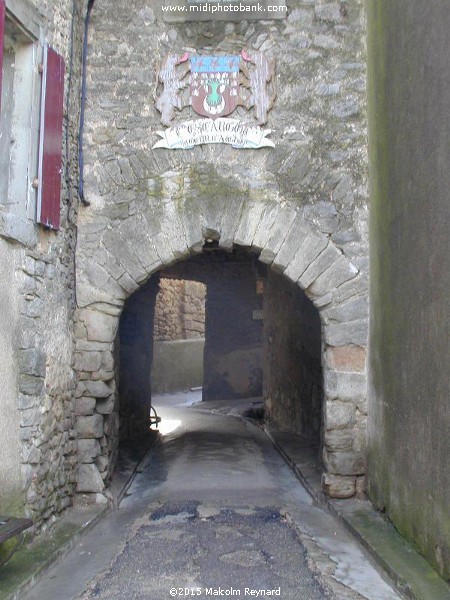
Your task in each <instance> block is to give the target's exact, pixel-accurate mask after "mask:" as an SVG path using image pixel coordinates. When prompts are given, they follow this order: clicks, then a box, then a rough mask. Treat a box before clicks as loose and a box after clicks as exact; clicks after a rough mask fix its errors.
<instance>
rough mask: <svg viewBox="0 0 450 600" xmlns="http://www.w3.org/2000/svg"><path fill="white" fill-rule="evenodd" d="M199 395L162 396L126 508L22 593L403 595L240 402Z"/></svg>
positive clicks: (344, 598) (30, 599)
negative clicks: (155, 437)
mask: <svg viewBox="0 0 450 600" xmlns="http://www.w3.org/2000/svg"><path fill="white" fill-rule="evenodd" d="M199 399H200V397H199V394H182V393H180V394H174V395H171V396H162V397H159V398H155V405H156V407H157V410H158V413H159V414H160V415H161V417H162V423H161V432H162V435H163V438H162V442H161V443H159V444H157V445H156V446H154V447H153V448H152V449H151V450H150V452H149V453H148V455H147V456H146V458H145V460H144V461H143V462H142V463H141V465H140V468H139V469H138V472H137V473H136V476H135V478H134V480H133V481H132V483H131V485H130V486H129V488H128V490H127V494H126V496H125V497H124V498H123V500H122V502H121V503H120V505H119V507H118V509H115V510H111V511H110V512H109V513H107V514H106V515H105V516H104V517H103V518H102V519H101V520H100V522H99V523H97V524H96V525H95V526H94V527H93V528H92V529H91V530H90V531H88V532H87V533H86V534H85V535H83V537H82V538H81V539H80V540H79V542H78V543H77V544H76V545H75V547H74V548H73V549H72V550H71V551H70V552H69V553H68V554H67V555H66V556H65V557H63V558H62V559H61V560H60V562H59V563H58V564H56V565H54V566H53V567H52V568H51V569H49V571H48V572H47V573H46V574H45V576H44V577H43V578H42V579H41V581H40V582H39V583H38V584H37V585H36V586H35V587H34V588H32V589H31V590H30V591H29V592H28V593H27V594H25V595H24V596H22V598H21V600H37V599H39V600H41V599H42V600H44V599H45V600H73V599H75V598H76V599H80V600H91V599H101V600H109V599H111V600H113V599H114V600H119V599H120V600H122V599H123V600H170V598H184V599H185V598H200V599H201V600H205V599H207V598H214V597H221V598H230V597H233V598H281V600H316V599H317V600H318V599H325V600H326V599H328V598H335V599H336V600H361V599H367V600H398V599H399V598H400V596H399V595H398V593H397V592H396V591H394V589H393V588H392V586H391V585H390V584H389V582H388V581H387V580H386V579H385V578H384V576H383V574H381V573H380V571H379V570H378V569H377V568H376V567H375V566H374V565H373V564H372V562H371V560H370V559H369V558H368V556H367V555H366V554H365V553H364V551H363V550H362V549H361V547H360V546H359V544H358V543H357V542H356V541H355V540H354V539H353V538H352V537H351V536H350V535H349V534H348V533H347V531H346V530H345V529H344V527H343V526H342V525H341V524H340V523H339V522H338V521H337V519H336V518H335V517H334V516H333V515H331V514H330V513H329V512H327V511H326V510H324V509H323V508H321V507H320V506H317V505H316V504H315V503H314V501H313V500H312V498H311V496H310V495H309V494H308V493H307V491H306V490H305V488H304V487H303V486H302V485H301V483H300V482H299V481H298V479H297V478H296V477H295V475H294V474H293V472H292V471H291V470H290V468H289V467H288V466H287V465H286V463H285V462H284V460H283V459H282V458H281V456H280V455H279V454H278V452H277V451H276V450H275V449H274V447H273V445H272V443H271V442H270V440H269V438H268V437H267V436H266V434H265V433H264V432H263V431H262V429H261V428H260V427H258V426H257V425H256V424H255V423H253V422H250V421H249V420H246V419H243V418H241V417H239V416H238V414H240V408H239V406H238V404H237V403H236V402H230V403H229V405H228V404H227V403H226V402H221V403H216V404H214V403H197V404H196V403H195V402H196V400H199ZM241 412H242V411H241ZM269 592H270V593H269Z"/></svg>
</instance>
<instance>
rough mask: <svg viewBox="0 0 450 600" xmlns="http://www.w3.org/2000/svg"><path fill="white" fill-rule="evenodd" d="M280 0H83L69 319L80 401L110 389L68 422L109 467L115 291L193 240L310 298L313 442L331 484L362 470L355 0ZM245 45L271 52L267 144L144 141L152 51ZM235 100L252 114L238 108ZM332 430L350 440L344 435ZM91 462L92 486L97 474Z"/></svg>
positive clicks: (363, 313) (362, 169)
mask: <svg viewBox="0 0 450 600" xmlns="http://www.w3.org/2000/svg"><path fill="white" fill-rule="evenodd" d="M290 4H291V10H290V14H289V17H288V18H287V19H286V20H284V21H274V22H273V23H270V22H269V23H268V22H261V21H260V22H254V23H249V22H245V21H243V22H241V23H224V22H220V23H219V22H215V23H214V22H207V23H187V24H186V23H184V24H180V25H177V24H170V25H169V24H166V23H164V22H162V21H161V20H157V18H156V13H155V11H154V10H153V9H152V8H151V7H150V6H149V5H148V3H145V2H143V1H141V0H133V1H132V2H131V3H126V5H125V4H119V5H118V4H115V3H114V4H113V3H110V2H105V1H104V0H98V1H97V2H96V4H95V12H94V15H93V22H92V30H91V43H90V52H89V61H88V84H89V98H88V107H87V128H86V135H85V143H86V148H85V150H86V172H85V183H86V194H87V198H88V200H89V201H90V202H91V206H89V207H88V208H85V209H83V210H82V211H81V212H80V215H79V223H78V224H79V232H78V246H77V257H76V261H77V303H78V311H77V322H76V328H75V333H76V365H77V370H78V376H79V384H78V388H77V397H78V399H79V401H80V399H81V401H82V399H85V398H89V399H91V398H96V399H97V400H96V401H97V402H101V403H102V404H103V403H104V401H105V399H111V402H110V403H109V404H108V405H109V406H111V411H112V412H111V414H110V415H105V414H104V413H103V414H102V413H100V412H99V411H98V410H97V404H95V406H94V404H93V403H92V404H91V405H90V406H91V408H90V413H91V414H90V418H91V420H92V421H93V422H94V421H95V424H96V429H95V432H91V431H90V433H89V436H84V435H83V431H81V430H80V429H79V440H83V439H85V438H86V439H88V438H89V437H90V436H93V437H96V438H98V439H100V440H103V441H102V444H101V445H102V454H101V464H102V469H101V471H102V478H103V479H104V480H105V481H107V480H108V477H109V476H110V474H111V471H112V469H113V467H114V464H113V462H114V461H112V460H111V457H113V456H114V455H115V451H116V448H117V436H116V435H114V433H111V432H106V435H105V436H104V433H105V426H106V425H107V423H109V420H110V419H111V418H112V419H114V410H115V409H114V408H113V407H115V406H117V404H116V401H115V398H116V395H117V382H116V378H115V371H114V354H113V348H114V340H115V338H116V335H117V328H118V322H119V317H120V314H121V312H122V309H123V306H124V303H125V301H126V299H127V298H128V297H129V296H130V295H131V294H132V293H133V292H135V291H136V290H137V289H139V288H140V287H141V286H142V285H143V284H145V282H146V281H148V280H149V278H150V277H151V275H152V274H154V273H156V272H157V271H158V270H161V269H164V268H165V267H167V266H168V265H171V264H173V263H176V262H178V261H182V260H184V259H186V258H188V257H189V256H191V255H195V254H196V253H199V252H202V249H203V245H204V243H205V240H214V241H215V242H217V244H218V248H219V249H223V250H229V251H230V250H231V249H232V248H233V246H234V245H235V246H240V247H244V248H246V249H247V250H248V251H252V252H254V253H256V254H257V255H258V256H259V259H260V260H261V261H262V262H263V263H265V264H266V265H268V266H269V268H271V269H274V270H276V271H278V272H279V273H281V274H283V276H284V277H286V278H287V279H288V280H289V281H291V282H293V283H294V284H296V285H299V286H300V287H301V288H302V289H304V290H305V292H306V295H307V296H308V297H309V298H310V299H311V301H312V302H313V304H314V305H315V306H316V307H317V309H318V310H319V312H320V316H321V327H322V343H323V349H322V350H323V352H322V361H323V374H324V390H325V396H326V400H325V407H324V451H323V457H324V463H325V468H326V471H327V472H328V473H329V474H330V475H333V476H336V477H332V478H331V480H330V479H328V482H327V489H328V491H329V493H331V494H332V495H333V494H334V495H339V494H342V489H343V487H342V486H344V487H345V489H346V490H347V495H352V494H353V493H354V492H355V489H356V480H357V478H358V477H360V476H362V475H364V473H365V448H364V443H361V439H363V438H364V436H361V434H360V433H358V435H357V436H355V431H358V432H360V431H363V430H364V426H365V420H366V414H367V409H366V402H365V382H366V376H365V367H364V362H365V361H364V356H365V347H366V344H367V312H368V308H367V286H368V240H367V217H368V209H367V189H366V183H365V182H366V175H367V173H366V132H365V49H364V19H363V10H362V5H361V2H360V1H359V0H351V1H349V2H342V3H337V2H336V3H322V2H300V1H293V2H291V3H290ZM245 47H246V48H248V49H249V50H250V51H251V50H255V49H258V50H260V51H262V52H264V53H266V55H267V56H268V57H269V58H270V59H275V61H276V87H277V99H276V102H275V105H274V108H273V109H272V111H271V112H270V113H269V121H268V125H267V127H269V128H270V129H272V133H271V135H270V138H271V139H272V141H273V142H274V143H275V148H274V149H271V148H268V149H261V150H255V151H248V150H237V149H234V148H232V147H231V146H225V145H205V146H198V147H196V148H195V149H193V150H180V151H168V150H163V149H155V150H152V146H153V144H154V143H155V142H156V141H157V139H158V136H157V134H156V132H157V131H158V130H161V129H162V128H163V127H162V125H161V122H160V114H159V112H158V111H157V110H156V108H155V93H157V80H156V73H157V66H158V64H159V63H160V62H161V61H162V60H164V57H165V56H166V55H167V54H168V53H169V52H175V53H176V54H177V55H178V56H181V55H182V54H183V53H184V52H185V51H186V50H189V51H190V52H197V53H204V54H211V53H213V52H216V53H225V52H231V53H239V52H240V51H241V50H242V49H243V48H245ZM175 113H176V118H175V122H181V121H183V120H187V119H189V118H193V117H194V114H193V112H192V110H191V109H189V108H188V109H184V111H183V112H181V113H179V114H178V113H177V111H175ZM237 116H238V117H239V118H242V119H244V120H249V119H251V118H253V117H251V116H250V115H249V114H248V113H246V111H245V110H244V109H243V108H239V109H238V111H237ZM94 365H95V366H94ZM97 391H99V392H101V393H97ZM336 431H342V432H348V434H349V436H350V437H351V439H352V440H354V441H352V443H351V444H349V446H348V447H346V448H345V449H343V448H342V444H340V443H337V442H336V440H338V438H339V435H336ZM90 464H91V465H92V463H90ZM98 464H99V463H97V466H98ZM105 464H108V468H106V469H105V468H104V466H105ZM89 468H90V469H91V470H93V469H94V468H96V465H95V464H94V465H93V467H92V466H91V467H89ZM84 470H85V467H83V466H82V467H81V469H80V473H81V474H82V476H83V473H84ZM98 473H99V471H98V470H97V472H96V473H95V477H94V479H95V481H96V482H97V483H96V485H95V489H94V487H93V488H92V490H91V492H92V493H96V492H97V491H98V489H99V488H100V487H101V486H100V485H98V484H99V479H98V476H97V475H98ZM93 475H94V474H93V473H90V476H93ZM349 481H350V484H349ZM340 482H343V483H342V485H341V483H340ZM84 489H85V491H88V490H87V489H86V487H85V486H84Z"/></svg>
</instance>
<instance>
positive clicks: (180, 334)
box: [154, 277, 206, 342]
mask: <svg viewBox="0 0 450 600" xmlns="http://www.w3.org/2000/svg"><path fill="white" fill-rule="evenodd" d="M205 296H206V288H205V285H204V284H202V283H201V282H199V281H189V280H185V279H166V278H164V277H162V278H161V280H160V282H159V292H158V295H157V297H156V309H155V329H154V339H155V341H156V342H169V341H175V340H189V339H196V338H204V337H205Z"/></svg>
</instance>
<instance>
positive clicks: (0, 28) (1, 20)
mask: <svg viewBox="0 0 450 600" xmlns="http://www.w3.org/2000/svg"><path fill="white" fill-rule="evenodd" d="M5 2H6V0H0V110H1V109H2V76H3V36H4V33H5V8H6V7H5Z"/></svg>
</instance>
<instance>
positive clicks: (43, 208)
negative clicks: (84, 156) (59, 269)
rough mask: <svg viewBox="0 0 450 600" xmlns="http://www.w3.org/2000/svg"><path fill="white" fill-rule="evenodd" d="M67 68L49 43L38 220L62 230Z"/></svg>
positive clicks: (44, 82)
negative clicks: (62, 178)
mask: <svg viewBox="0 0 450 600" xmlns="http://www.w3.org/2000/svg"><path fill="white" fill-rule="evenodd" d="M64 70H65V69H64V59H63V58H62V56H60V55H59V54H58V53H57V52H55V51H54V50H53V49H52V48H50V47H49V46H46V47H45V49H44V70H43V77H42V98H41V125H40V141H39V173H38V179H39V186H38V201H37V221H38V223H42V224H43V225H44V226H45V227H49V228H50V229H59V225H60V202H61V173H62V134H63V108H64Z"/></svg>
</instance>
